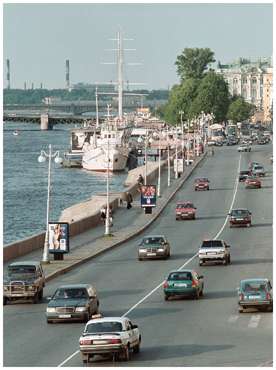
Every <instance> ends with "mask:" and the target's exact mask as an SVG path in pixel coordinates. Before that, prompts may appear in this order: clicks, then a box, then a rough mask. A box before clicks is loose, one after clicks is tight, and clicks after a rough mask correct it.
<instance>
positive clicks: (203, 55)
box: [175, 48, 215, 81]
mask: <svg viewBox="0 0 276 370" xmlns="http://www.w3.org/2000/svg"><path fill="white" fill-rule="evenodd" d="M213 62H215V59H214V53H213V52H212V51H211V49H209V48H185V49H184V50H183V52H182V54H181V55H178V56H177V59H176V62H175V65H176V67H177V74H178V76H179V77H180V80H181V81H185V80H186V79H187V78H202V77H203V76H204V73H205V71H206V69H207V68H208V65H209V64H210V63H213Z"/></svg>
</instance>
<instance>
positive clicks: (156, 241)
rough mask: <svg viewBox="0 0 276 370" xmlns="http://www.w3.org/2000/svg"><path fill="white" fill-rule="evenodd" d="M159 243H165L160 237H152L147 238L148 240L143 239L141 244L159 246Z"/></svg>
mask: <svg viewBox="0 0 276 370" xmlns="http://www.w3.org/2000/svg"><path fill="white" fill-rule="evenodd" d="M161 243H165V240H164V238H162V237H160V236H153V237H149V238H144V239H143V242H142V244H145V245H147V244H156V245H157V244H161Z"/></svg>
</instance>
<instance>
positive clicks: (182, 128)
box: [179, 110, 184, 172]
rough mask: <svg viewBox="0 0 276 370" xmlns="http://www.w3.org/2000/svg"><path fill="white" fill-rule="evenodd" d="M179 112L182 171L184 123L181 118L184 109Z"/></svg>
mask: <svg viewBox="0 0 276 370" xmlns="http://www.w3.org/2000/svg"><path fill="white" fill-rule="evenodd" d="M179 114H180V122H181V152H182V165H183V168H182V171H183V172H184V125H183V119H182V117H183V114H184V111H183V110H180V111H179Z"/></svg>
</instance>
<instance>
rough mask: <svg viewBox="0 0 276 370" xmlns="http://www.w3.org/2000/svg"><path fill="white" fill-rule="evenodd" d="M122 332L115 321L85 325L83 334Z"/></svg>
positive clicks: (120, 325)
mask: <svg viewBox="0 0 276 370" xmlns="http://www.w3.org/2000/svg"><path fill="white" fill-rule="evenodd" d="M122 330H123V327H122V324H121V323H120V322H116V321H110V322H109V321H107V322H97V323H95V324H90V325H87V327H86V329H85V333H91V334H92V333H112V332H120V331H122Z"/></svg>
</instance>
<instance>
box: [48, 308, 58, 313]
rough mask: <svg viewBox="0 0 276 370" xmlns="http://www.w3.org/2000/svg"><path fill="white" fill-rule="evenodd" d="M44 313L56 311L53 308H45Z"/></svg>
mask: <svg viewBox="0 0 276 370" xmlns="http://www.w3.org/2000/svg"><path fill="white" fill-rule="evenodd" d="M46 312H49V313H51V312H56V309H55V307H47V309H46Z"/></svg>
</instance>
